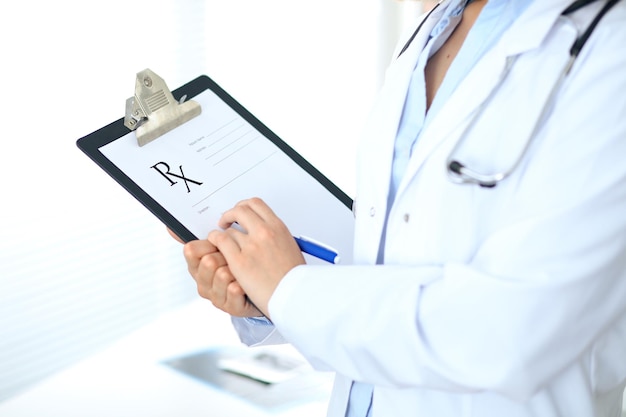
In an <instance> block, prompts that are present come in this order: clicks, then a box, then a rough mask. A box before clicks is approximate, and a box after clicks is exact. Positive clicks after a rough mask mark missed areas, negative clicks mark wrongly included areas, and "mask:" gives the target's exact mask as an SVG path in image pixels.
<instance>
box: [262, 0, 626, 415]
mask: <svg viewBox="0 0 626 417" xmlns="http://www.w3.org/2000/svg"><path fill="white" fill-rule="evenodd" d="M603 3H604V2H597V3H594V4H592V5H590V6H587V7H585V8H584V9H582V10H580V11H579V12H577V13H576V14H575V15H574V16H573V17H572V18H569V19H566V18H562V17H559V16H560V12H561V11H562V10H563V9H564V8H565V7H566V6H567V5H568V4H569V3H568V2H565V1H561V0H537V1H535V2H533V4H532V5H531V6H529V8H528V9H527V10H526V11H525V12H524V14H523V15H522V16H521V17H520V18H519V19H518V21H516V22H515V24H514V25H512V26H511V28H510V29H509V30H508V31H507V32H506V33H505V34H504V35H503V37H502V39H501V40H500V41H499V43H498V44H497V46H495V47H494V48H493V49H492V50H491V51H489V52H488V53H487V54H486V55H485V56H484V58H483V59H481V60H480V62H478V64H477V65H476V66H475V68H474V69H473V70H472V71H471V72H470V73H469V74H467V77H466V79H465V80H464V81H463V82H462V83H461V84H460V86H459V87H458V89H457V90H456V91H455V92H454V93H453V94H452V96H451V97H450V99H449V101H448V102H447V103H446V104H445V105H444V106H443V107H442V108H441V110H440V112H439V114H437V116H436V117H435V118H434V119H433V120H432V122H431V124H429V125H428V126H427V127H426V129H425V130H424V131H423V133H422V136H421V138H420V140H419V142H418V143H417V145H416V147H415V149H414V152H413V155H412V158H411V160H410V163H409V166H408V169H407V172H406V175H405V177H404V179H403V181H402V183H401V184H400V186H399V189H398V192H397V198H396V201H395V203H394V205H393V207H392V208H391V211H390V215H389V223H388V231H387V244H386V248H385V262H386V265H384V266H372V265H373V264H375V262H376V258H377V252H378V244H379V241H380V237H381V232H382V230H383V224H384V219H385V213H386V199H387V193H388V186H389V178H390V170H391V160H392V152H393V142H394V139H395V134H396V130H397V127H398V122H399V118H400V114H401V111H402V107H403V103H404V97H405V94H406V91H407V88H408V84H409V80H410V77H411V71H412V69H413V66H414V64H415V62H416V60H417V56H418V55H419V53H420V52H421V50H422V47H423V45H424V43H425V42H426V36H427V34H428V33H429V31H430V28H432V27H433V25H434V24H435V22H436V21H437V19H438V18H439V17H440V15H441V13H440V12H435V13H434V14H433V15H432V16H431V18H430V19H429V21H427V22H426V23H425V25H424V27H423V29H422V30H421V31H420V33H419V34H418V35H417V37H416V38H415V40H414V41H413V43H412V45H411V47H410V48H409V49H408V50H407V51H406V52H405V53H404V54H403V55H402V56H401V57H400V58H399V59H397V60H394V61H393V62H392V64H391V66H390V68H389V70H388V72H387V76H386V83H385V85H384V87H383V89H382V91H381V94H380V97H379V100H378V102H377V104H376V105H375V108H374V110H373V112H372V115H371V118H370V120H369V123H368V125H367V126H366V128H365V129H364V137H363V140H362V143H361V145H360V152H359V162H358V176H357V178H358V184H357V194H356V232H355V233H356V236H355V256H354V259H355V263H356V265H351V266H302V267H298V268H295V269H294V270H292V271H291V272H290V273H289V274H288V275H287V276H286V277H285V279H284V280H283V281H282V282H281V284H280V285H279V286H278V288H277V290H276V292H275V293H274V295H273V297H272V299H271V300H270V304H269V310H270V314H271V317H272V320H273V322H274V324H275V326H276V328H277V329H278V331H279V332H280V333H281V334H282V335H283V336H284V337H285V339H286V340H288V341H289V342H291V343H293V344H294V345H295V346H296V347H297V348H298V349H299V350H300V351H301V352H302V353H303V354H304V355H305V356H306V357H307V358H308V359H309V360H310V361H311V363H312V364H313V365H314V366H315V367H317V368H318V369H321V370H332V371H335V372H336V373H337V379H336V383H335V387H334V391H333V396H332V399H331V403H330V409H329V416H332V417H339V416H341V417H343V416H344V415H345V409H346V402H347V398H348V394H349V389H350V383H351V381H352V380H359V381H365V382H368V383H371V384H374V385H375V389H374V394H373V409H372V411H373V415H374V417H380V416H383V417H389V416H436V417H448V416H450V417H452V416H454V417H458V416H475V417H485V416H494V417H503V416H506V417H518V416H520V417H521V416H525V417H526V416H541V417H548V416H550V417H553V416H554V417H556V416H567V417H576V416H581V417H582V416H586V417H590V416H595V417H604V416H619V415H620V413H621V411H620V410H621V397H622V392H623V388H624V385H625V382H624V381H625V380H626V50H625V49H624V45H625V44H626V3H624V2H622V3H621V4H618V5H617V6H616V7H615V8H614V9H613V10H612V11H611V12H610V13H609V14H608V15H607V16H606V17H605V18H604V20H603V21H602V23H601V24H600V25H599V26H598V27H597V29H596V31H595V33H594V35H593V37H592V38H591V39H590V40H589V42H588V44H587V46H586V47H585V49H584V50H583V52H582V54H581V56H580V58H579V60H578V62H577V63H576V65H575V67H574V68H573V70H572V73H571V75H570V77H569V80H568V81H567V83H566V84H565V85H564V87H563V89H562V92H561V93H560V94H559V98H558V102H557V104H556V105H555V107H554V108H553V109H550V111H549V113H550V117H549V119H548V120H547V121H546V122H545V123H541V125H540V130H539V131H538V132H537V134H536V136H535V141H534V143H533V145H532V147H531V148H530V150H529V152H528V153H527V154H526V156H525V157H524V159H523V161H522V163H521V165H520V166H519V167H517V169H516V170H515V172H514V173H513V174H512V176H511V177H510V178H508V179H506V180H505V181H503V182H502V183H500V184H499V185H498V186H497V187H496V188H492V189H487V188H480V187H477V186H470V185H456V184H452V183H451V182H450V181H449V180H448V179H447V176H446V170H445V160H446V158H447V157H448V154H449V152H450V150H451V148H452V146H453V145H454V144H455V143H456V141H457V140H458V137H459V134H460V132H462V131H463V130H464V128H465V127H466V125H467V123H468V121H469V120H470V116H471V115H472V114H473V113H474V112H475V111H476V109H477V107H478V106H479V104H480V103H481V102H482V101H483V99H484V98H485V97H486V95H487V94H489V92H490V91H491V88H492V87H493V86H494V85H495V83H496V82H497V80H498V76H499V75H500V73H501V70H502V68H503V66H504V63H505V58H506V57H507V56H509V55H515V54H521V56H520V58H519V59H518V61H517V63H516V64H515V67H514V69H513V71H512V73H511V75H510V76H509V78H508V80H507V81H505V83H504V84H503V86H502V87H501V88H500V90H499V92H498V93H497V95H496V96H495V97H494V99H493V101H492V103H491V105H490V106H489V107H488V108H487V109H486V110H485V111H484V112H483V114H482V116H481V118H480V119H479V121H478V122H477V125H476V126H475V128H474V129H473V130H472V131H471V132H470V133H468V136H467V140H466V145H467V146H464V147H463V149H461V150H460V151H459V154H458V158H459V159H460V160H462V161H463V162H466V163H467V165H468V166H471V167H472V168H475V169H479V170H484V171H492V170H494V169H495V170H497V169H499V168H501V167H502V166H506V165H507V164H508V163H510V161H511V159H514V158H515V157H516V156H517V155H518V153H519V147H520V146H521V145H523V143H524V142H525V141H526V139H527V137H528V136H529V135H530V134H531V130H532V128H533V126H534V124H535V120H536V118H537V117H538V114H539V112H540V111H541V107H542V104H543V103H544V101H545V99H546V97H547V95H548V93H549V91H550V88H551V87H552V85H553V84H554V82H555V79H556V78H557V77H558V76H559V74H560V72H561V70H562V68H563V65H564V63H565V62H566V60H567V59H568V57H569V53H568V52H569V48H570V46H571V44H572V42H573V41H574V38H575V36H576V33H575V31H574V27H575V26H579V27H586V25H587V24H588V22H590V20H591V18H592V16H593V15H595V13H596V12H597V10H598V9H599V7H600V6H601V5H602V4H603ZM440 10H441V11H443V7H440ZM494 139H496V140H494Z"/></svg>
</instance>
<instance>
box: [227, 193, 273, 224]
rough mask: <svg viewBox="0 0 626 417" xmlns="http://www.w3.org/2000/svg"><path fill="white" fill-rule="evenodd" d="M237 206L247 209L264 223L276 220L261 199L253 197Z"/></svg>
mask: <svg viewBox="0 0 626 417" xmlns="http://www.w3.org/2000/svg"><path fill="white" fill-rule="evenodd" d="M237 205H242V206H247V207H249V208H250V209H251V210H252V211H253V212H254V213H255V214H256V215H257V216H259V217H260V218H261V219H263V220H264V221H266V222H269V221H272V220H273V219H275V218H277V216H276V214H275V213H274V211H273V210H272V209H271V208H270V206H268V205H267V203H266V202H265V201H263V200H262V199H261V198H258V197H254V198H250V199H248V200H243V201H240V202H239V203H237Z"/></svg>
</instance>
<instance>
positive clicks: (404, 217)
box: [402, 213, 411, 223]
mask: <svg viewBox="0 0 626 417" xmlns="http://www.w3.org/2000/svg"><path fill="white" fill-rule="evenodd" d="M402 218H403V219H404V222H405V223H408V222H409V219H410V218H411V216H410V215H409V213H404V216H402Z"/></svg>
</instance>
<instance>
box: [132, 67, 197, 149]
mask: <svg viewBox="0 0 626 417" xmlns="http://www.w3.org/2000/svg"><path fill="white" fill-rule="evenodd" d="M185 98H186V96H183V97H182V98H181V100H180V102H178V101H176V100H175V99H174V96H173V95H172V93H171V92H170V89H169V88H167V85H166V84H165V81H163V79H162V78H161V77H159V76H158V75H156V74H155V73H154V72H153V71H152V70H150V69H145V70H143V71H141V72H138V73H137V80H136V82H135V95H134V97H130V98H129V99H128V100H126V116H125V117H124V125H125V126H126V127H127V128H129V129H130V130H135V131H136V135H137V143H138V144H139V146H143V145H145V144H147V143H149V142H151V141H153V140H154V139H156V138H158V137H159V136H161V135H163V134H165V133H167V132H169V131H170V130H172V129H174V128H176V127H178V126H180V125H182V124H183V123H186V122H188V121H189V120H191V119H193V118H194V117H196V116H198V115H199V114H200V112H201V111H202V109H201V108H200V104H198V103H197V102H195V101H193V100H189V101H185Z"/></svg>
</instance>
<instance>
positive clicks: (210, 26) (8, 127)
mask: <svg viewBox="0 0 626 417" xmlns="http://www.w3.org/2000/svg"><path fill="white" fill-rule="evenodd" d="M415 4H417V3H414V4H413V5H410V4H408V3H407V2H405V3H400V2H398V1H396V0H318V1H314V2H296V1H293V0H266V1H263V0H206V1H202V0H125V1H122V0H109V1H106V2H90V1H72V0H59V1H47V0H35V1H15V0H13V1H4V2H2V5H1V6H0V48H1V49H0V52H1V55H0V56H1V57H2V65H0V80H1V82H2V90H3V91H2V101H1V102H0V115H1V116H0V117H1V119H0V120H2V132H1V134H0V135H1V136H0V141H1V144H2V148H1V149H0V172H1V176H2V182H1V184H2V185H1V189H0V192H1V194H0V195H1V197H0V198H1V200H0V401H2V400H3V399H7V398H9V397H11V396H13V395H15V394H17V393H19V392H21V391H23V390H24V389H26V388H28V387H29V386H32V384H34V383H36V382H37V381H39V380H41V379H42V378H44V377H46V376H47V375H50V374H52V373H53V372H56V371H58V370H59V369H62V368H64V367H66V366H68V365H70V364H72V363H74V362H75V361H77V360H79V359H81V358H84V357H86V356H88V355H90V354H92V353H94V352H96V351H99V350H101V349H104V348H105V347H106V346H108V345H110V344H111V343H113V341H115V340H116V339H118V338H120V337H122V336H124V335H126V334H128V333H129V332H131V331H132V330H134V329H136V328H138V327H139V326H141V325H143V324H145V323H148V322H150V321H152V320H154V319H155V318H156V317H158V316H159V315H160V314H162V313H164V312H166V311H168V310H170V309H171V308H173V307H175V306H178V305H181V304H183V303H185V302H188V301H189V300H192V299H194V298H196V297H197V295H196V293H195V286H194V285H193V282H192V281H191V278H189V276H188V274H187V272H186V267H185V264H184V262H183V259H182V255H181V251H180V246H179V245H178V244H177V243H175V242H173V241H172V240H171V238H170V237H169V236H168V235H167V234H166V232H165V229H164V227H163V226H162V225H161V224H160V223H159V222H158V221H156V220H155V219H153V218H152V217H151V215H150V214H149V213H148V212H147V211H145V209H144V208H143V207H141V206H140V205H139V204H138V203H136V202H135V201H134V200H133V199H132V198H131V197H130V196H129V195H128V194H126V192H125V191H124V190H123V189H122V188H121V187H119V186H118V185H117V184H116V183H114V182H113V181H112V180H111V179H109V178H108V177H107V176H106V174H104V172H102V171H101V170H100V169H99V168H98V167H97V166H96V165H95V164H93V163H92V162H91V161H90V160H88V159H87V158H86V157H85V156H84V155H82V153H80V151H79V150H78V149H77V148H76V146H75V141H76V140H77V139H78V138H80V137H82V136H84V135H86V134H88V133H90V132H92V131H93V130H96V129H97V128H99V127H102V126H104V125H105V124H108V123H110V122H112V121H114V120H117V119H118V118H120V117H123V114H124V104H125V100H126V99H127V98H128V97H130V96H131V95H132V94H133V92H134V83H135V74H136V72H138V71H141V70H143V69H144V68H151V69H152V70H153V71H155V72H156V73H157V74H159V75H160V76H161V77H162V78H164V79H165V81H166V82H167V83H168V85H169V86H170V88H171V89H174V88H176V87H178V86H179V85H181V84H183V83H185V82H187V81H189V80H191V79H193V78H195V77H196V76H198V75H201V74H206V75H208V76H210V77H211V78H213V79H214V80H215V81H217V82H218V84H220V85H221V86H222V87H223V88H224V89H226V91H228V92H229V93H230V94H231V95H233V96H234V97H235V98H236V99H237V100H239V101H240V102H241V103H242V104H243V105H244V106H245V107H247V108H248V110H250V111H251V112H252V113H253V114H255V115H256V116H257V117H258V118H259V119H261V120H262V121H263V122H265V124H267V125H268V126H269V127H270V128H271V129H272V130H274V131H275V132H276V133H277V134H278V135H279V136H280V137H281V138H282V139H284V140H285V141H286V142H288V143H289V144H290V145H291V146H293V147H294V148H296V150H298V151H299V152H300V153H301V154H302V155H303V156H304V157H305V158H307V159H309V160H310V161H311V162H312V163H313V164H314V165H316V166H317V167H318V168H319V169H320V170H321V171H322V172H323V173H325V174H326V175H327V176H328V177H330V178H331V179H332V180H333V181H334V182H335V183H336V184H337V185H339V186H340V187H341V188H342V189H344V190H345V191H346V192H347V193H348V194H349V195H351V196H352V193H353V189H354V178H353V162H354V161H353V159H354V148H355V145H356V141H357V138H358V135H359V129H360V126H361V125H362V121H363V119H364V118H365V117H366V115H367V111H368V109H369V106H370V104H371V102H372V100H373V98H374V95H375V93H376V91H377V88H378V87H379V84H380V81H381V77H382V73H383V68H384V66H385V65H386V63H387V61H388V59H389V57H390V53H391V47H392V45H393V43H394V42H395V39H396V36H397V34H398V31H399V30H400V26H402V22H404V21H405V19H404V18H400V17H399V16H400V11H401V9H402V10H403V11H404V12H406V11H407V10H408V9H411V10H413V11H414V10H416V9H417V6H415Z"/></svg>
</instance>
